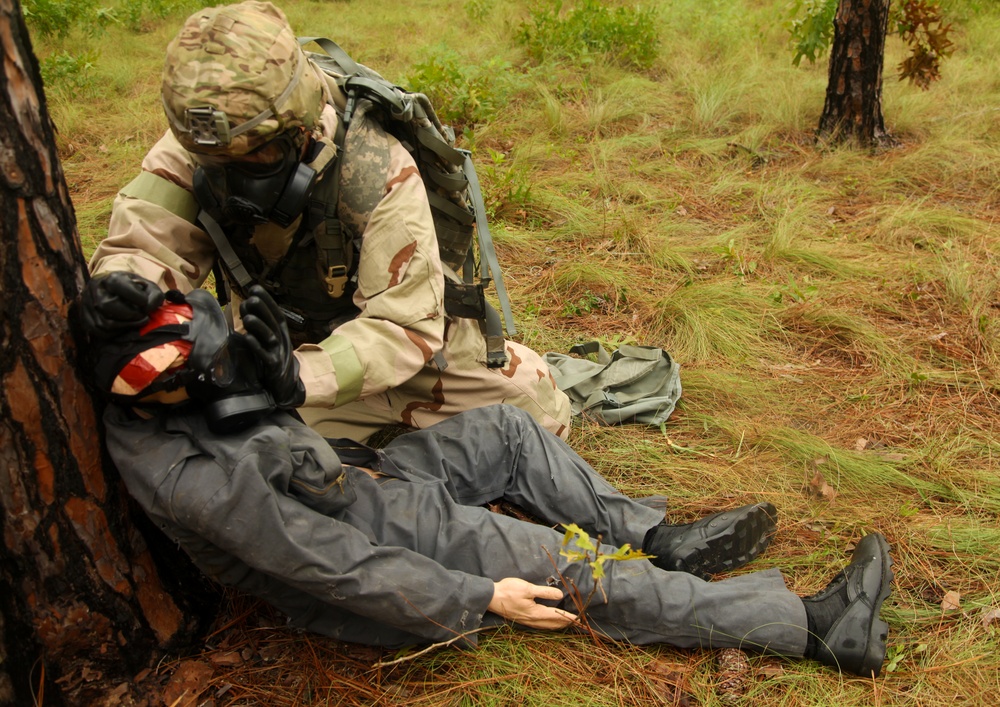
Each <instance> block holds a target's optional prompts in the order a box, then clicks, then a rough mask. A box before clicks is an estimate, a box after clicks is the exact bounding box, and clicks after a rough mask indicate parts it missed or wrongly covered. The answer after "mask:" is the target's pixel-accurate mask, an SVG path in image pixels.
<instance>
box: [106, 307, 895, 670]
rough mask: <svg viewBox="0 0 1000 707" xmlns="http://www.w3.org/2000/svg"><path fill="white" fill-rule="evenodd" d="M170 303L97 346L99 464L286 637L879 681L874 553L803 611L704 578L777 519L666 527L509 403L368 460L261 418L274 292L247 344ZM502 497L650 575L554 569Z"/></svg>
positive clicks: (296, 427) (750, 514)
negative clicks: (577, 642) (495, 630)
mask: <svg viewBox="0 0 1000 707" xmlns="http://www.w3.org/2000/svg"><path fill="white" fill-rule="evenodd" d="M167 300H168V301H167V302H166V303H165V304H164V305H163V306H162V307H160V309H158V310H156V311H155V312H153V313H152V316H151V319H150V321H149V322H148V323H147V324H146V325H145V326H144V327H143V328H142V329H141V332H137V333H136V334H135V335H134V336H132V337H127V338H126V339H124V340H122V341H119V342H117V343H114V344H112V343H108V342H104V343H103V344H102V346H101V347H100V349H99V351H100V360H99V363H98V365H97V375H98V379H99V383H100V384H101V386H102V387H103V389H105V390H107V391H110V396H111V398H112V400H114V401H115V403H116V404H112V405H109V406H108V409H107V412H106V415H105V421H106V423H107V444H108V449H109V451H110V453H111V456H112V457H113V459H114V461H115V464H116V465H117V467H118V469H119V471H120V472H121V474H122V477H123V478H124V480H125V483H126V485H127V487H128V489H129V491H130V492H131V494H132V495H133V496H134V497H135V498H136V499H137V500H138V502H139V503H140V504H141V505H142V507H143V508H144V509H145V511H146V512H147V513H148V514H149V516H150V517H151V518H152V519H153V520H154V521H155V523H156V524H157V525H158V526H159V527H160V528H161V529H162V530H163V532H165V533H166V534H167V535H168V536H170V537H171V538H173V539H174V540H176V541H177V542H178V543H179V544H180V545H181V546H182V547H183V548H184V550H185V551H186V552H187V553H188V554H189V555H190V556H191V558H192V559H193V560H194V562H195V563H196V564H197V565H198V566H199V567H200V568H201V570H202V571H204V572H205V573H206V574H207V575H208V576H210V577H212V578H213V579H215V580H218V581H219V582H221V583H223V584H226V585H231V586H235V587H238V588H240V589H242V590H244V591H246V592H249V593H251V594H254V595H256V596H258V597H261V598H263V599H265V600H266V601H268V602H270V603H271V604H273V605H274V606H276V607H277V608H278V609H280V610H281V611H283V612H284V613H286V614H287V615H288V617H289V619H290V623H291V624H292V625H293V626H296V627H300V628H305V629H308V630H310V631H315V632H317V633H321V634H325V635H328V636H333V637H335V638H339V639H342V640H345V641H354V642H360V643H367V644H375V645H381V646H387V647H399V646H403V645H409V644H416V643H429V642H439V641H449V640H452V639H456V638H457V639H458V642H459V643H465V644H467V645H468V644H475V643H476V637H477V632H478V631H479V630H481V629H483V628H486V627H490V626H493V625H496V624H498V623H500V622H503V621H512V622H515V623H517V624H520V625H523V626H527V627H531V628H535V629H553V630H556V629H576V630H579V629H580V628H581V627H582V625H583V622H584V620H585V622H586V625H587V626H589V628H590V629H592V630H594V631H596V632H597V633H599V634H601V635H604V636H608V637H611V638H614V639H620V640H624V641H628V642H630V643H635V644H649V643H664V644H669V645H672V646H677V647H681V648H723V647H739V648H743V649H746V650H751V651H757V652H764V651H767V652H769V653H774V654H779V655H783V656H788V657H806V658H814V659H817V660H819V661H821V662H823V663H826V664H828V665H832V666H835V667H839V669H841V670H843V671H846V672H850V673H855V674H858V675H864V676H869V675H876V676H877V675H878V674H879V671H880V669H881V666H882V663H883V661H884V659H885V653H886V637H887V633H888V625H887V624H886V622H885V621H883V620H881V619H880V618H879V612H880V609H881V606H882V603H883V602H884V601H885V599H886V598H887V597H888V596H889V593H890V583H891V581H892V577H893V574H892V570H891V564H892V561H891V559H890V557H889V546H888V543H887V542H886V540H885V538H884V537H882V536H881V535H878V534H872V535H868V536H866V537H864V538H862V539H861V540H860V541H859V542H858V544H857V548H856V550H855V552H854V557H853V559H852V561H851V563H850V564H849V565H848V566H847V567H846V569H845V570H844V571H842V572H841V573H840V574H838V575H837V576H836V577H835V578H834V579H833V580H832V581H831V582H830V584H829V585H828V586H827V588H826V589H825V590H824V591H822V592H820V593H819V594H817V595H815V596H812V597H808V598H804V599H803V598H800V597H798V596H796V595H795V594H794V593H792V592H790V591H789V590H788V589H787V588H786V587H785V584H784V581H783V579H782V576H781V574H780V572H779V571H778V570H767V571H763V572H756V573H751V574H745V575H741V576H737V577H733V578H730V579H725V580H722V581H706V579H705V578H706V577H709V576H710V575H713V574H717V573H719V572H722V571H727V570H731V569H735V568H737V567H740V566H742V565H744V564H746V563H747V562H749V561H750V560H752V559H753V558H754V557H756V556H757V555H758V554H760V552H762V551H763V550H764V549H765V548H766V546H767V544H768V542H769V541H770V538H771V536H772V534H773V532H774V529H775V511H774V508H773V506H771V505H770V504H766V503H762V504H753V505H749V506H744V507H743V508H739V509H736V510H733V511H728V512H724V513H718V514H715V515H711V516H708V517H707V518H704V519H702V520H700V521H697V522H694V523H690V524H686V525H678V526H671V525H667V524H666V523H665V522H664V521H663V514H662V511H661V510H657V509H654V508H651V507H649V506H647V505H643V504H642V503H639V502H637V501H634V500H632V499H629V498H628V497H626V496H624V495H622V494H621V493H619V492H617V491H616V490H615V489H613V488H612V487H611V486H610V485H609V484H607V483H606V482H605V481H604V480H603V479H602V478H601V477H600V476H599V475H598V474H597V473H596V472H595V471H594V470H593V469H592V468H591V467H590V466H589V465H588V464H587V463H586V462H585V461H584V460H583V459H582V458H581V457H579V456H578V455H577V454H576V453H575V452H573V450H572V449H570V447H568V446H567V445H566V444H565V443H564V442H563V441H562V440H561V439H559V438H558V437H556V436H555V435H553V434H552V433H550V432H548V431H547V430H545V429H544V428H543V427H541V426H540V425H539V424H538V423H537V422H536V421H535V420H534V419H533V418H532V417H531V416H530V415H528V414H527V413H525V412H524V411H522V410H520V409H519V408H516V407H512V406H505V405H494V406H489V407H484V408H480V409H474V410H469V411H467V412H463V413H461V414H458V415H456V416H454V417H452V418H450V419H448V420H445V421H443V422H440V423H438V424H435V425H433V426H431V427H429V428H427V429H425V430H419V431H415V432H411V433H408V434H405V435H402V436H400V437H398V438H396V439H395V440H393V441H392V442H390V443H389V444H388V445H387V446H386V447H385V448H384V449H380V450H375V449H370V448H368V447H365V446H363V445H360V444H356V443H352V442H350V441H348V440H325V439H324V438H322V437H321V436H319V434H317V433H316V432H314V431H313V430H311V429H309V428H308V427H306V426H305V425H304V424H303V423H302V422H301V421H299V420H298V419H296V418H295V417H294V416H293V414H290V413H289V412H286V411H282V410H279V409H276V408H275V406H274V404H273V401H274V400H275V399H277V400H281V399H283V397H285V396H283V395H282V392H283V391H282V390H281V387H282V386H283V385H292V384H294V383H292V382H291V379H292V377H293V376H290V375H289V374H288V373H289V371H288V369H289V360H290V357H291V343H290V340H289V337H288V333H287V330H286V329H285V326H284V323H283V319H282V317H281V315H280V311H279V310H278V309H277V306H276V305H275V304H274V302H273V301H272V300H271V299H270V297H269V296H268V295H267V293H266V292H264V291H263V290H262V289H260V288H254V289H253V290H252V292H251V296H250V297H249V298H248V299H247V300H245V301H244V302H243V303H242V305H241V314H242V316H243V322H244V326H245V327H246V332H247V333H246V334H245V335H243V334H233V333H230V332H229V331H228V329H227V327H226V323H225V320H224V317H223V315H222V312H221V310H220V309H219V308H218V305H217V304H216V303H215V301H214V299H213V298H212V297H211V295H210V294H209V293H207V292H204V291H198V290H196V291H194V292H192V293H190V294H188V295H187V296H186V297H185V296H183V295H181V294H180V293H178V292H171V293H169V294H168V298H167ZM500 498H502V499H506V500H508V501H510V502H512V503H514V504H517V505H518V506H520V507H521V508H523V509H525V510H526V511H528V512H529V513H531V514H532V515H534V516H535V517H537V518H538V519H540V520H541V521H542V522H544V523H550V524H568V523H575V524H577V525H578V526H580V527H582V528H583V529H584V530H586V531H587V532H588V533H590V534H591V535H593V536H598V537H599V538H600V539H601V541H602V543H603V544H602V545H601V551H602V552H604V553H609V554H610V553H614V552H615V551H616V550H617V549H618V548H619V547H621V546H623V545H625V544H629V545H631V546H633V547H641V548H642V550H643V551H644V552H645V553H647V554H649V555H652V556H653V557H652V558H651V559H648V560H647V559H640V560H632V561H627V562H620V561H614V562H606V563H604V569H605V571H606V575H605V576H604V577H603V579H601V580H597V579H595V577H594V573H593V571H592V569H591V568H590V566H589V565H588V564H587V563H585V562H571V561H570V560H569V559H568V558H567V557H566V556H564V555H562V554H561V553H560V550H561V549H562V544H563V533H562V532H560V531H558V530H556V529H553V528H552V527H547V526H545V525H540V524H535V523H531V522H526V521H522V520H518V519H515V518H512V517H509V516H505V515H501V514H497V513H492V512H490V511H489V510H488V509H487V508H485V507H484V506H483V504H485V503H487V502H489V501H493V500H495V499H500ZM598 581H600V583H601V587H600V590H599V591H595V590H596V589H597V587H596V582H598ZM581 597H583V598H589V603H587V604H586V605H585V606H581V605H580V603H579V599H580V598H581ZM581 609H582V611H583V613H584V616H583V617H581V616H580V615H579V613H580V611H581Z"/></svg>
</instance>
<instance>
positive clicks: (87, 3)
mask: <svg viewBox="0 0 1000 707" xmlns="http://www.w3.org/2000/svg"><path fill="white" fill-rule="evenodd" d="M21 7H22V9H23V11H24V19H25V22H27V24H28V27H30V28H31V30H32V31H34V32H37V33H38V34H40V35H41V36H43V37H65V36H67V35H68V34H69V33H70V32H71V31H72V30H73V29H74V28H75V27H82V28H84V30H85V31H86V32H88V33H90V34H93V33H96V32H99V31H100V30H102V29H103V28H104V27H106V26H107V24H108V23H109V22H111V21H112V15H111V14H110V13H109V12H108V10H107V9H106V8H101V7H99V6H98V4H97V0H24V2H23V3H22V4H21Z"/></svg>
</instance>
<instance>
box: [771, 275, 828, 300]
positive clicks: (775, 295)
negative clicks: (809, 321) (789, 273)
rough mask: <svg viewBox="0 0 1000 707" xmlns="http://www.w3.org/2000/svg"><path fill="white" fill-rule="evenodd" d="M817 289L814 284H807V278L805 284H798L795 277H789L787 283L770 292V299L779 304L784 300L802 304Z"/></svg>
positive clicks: (812, 295)
mask: <svg viewBox="0 0 1000 707" xmlns="http://www.w3.org/2000/svg"><path fill="white" fill-rule="evenodd" d="M818 291H819V290H818V288H817V287H816V285H810V284H808V280H806V284H803V285H799V284H798V283H797V282H796V281H795V278H793V277H789V278H788V284H787V285H782V286H781V287H779V288H778V289H777V290H775V291H774V292H772V293H771V299H772V300H773V301H774V303H775V304H781V303H782V302H784V301H785V300H788V301H790V302H794V303H795V304H803V303H805V302H808V301H809V300H811V299H812V298H813V297H815V296H816V293H817V292H818Z"/></svg>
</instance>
